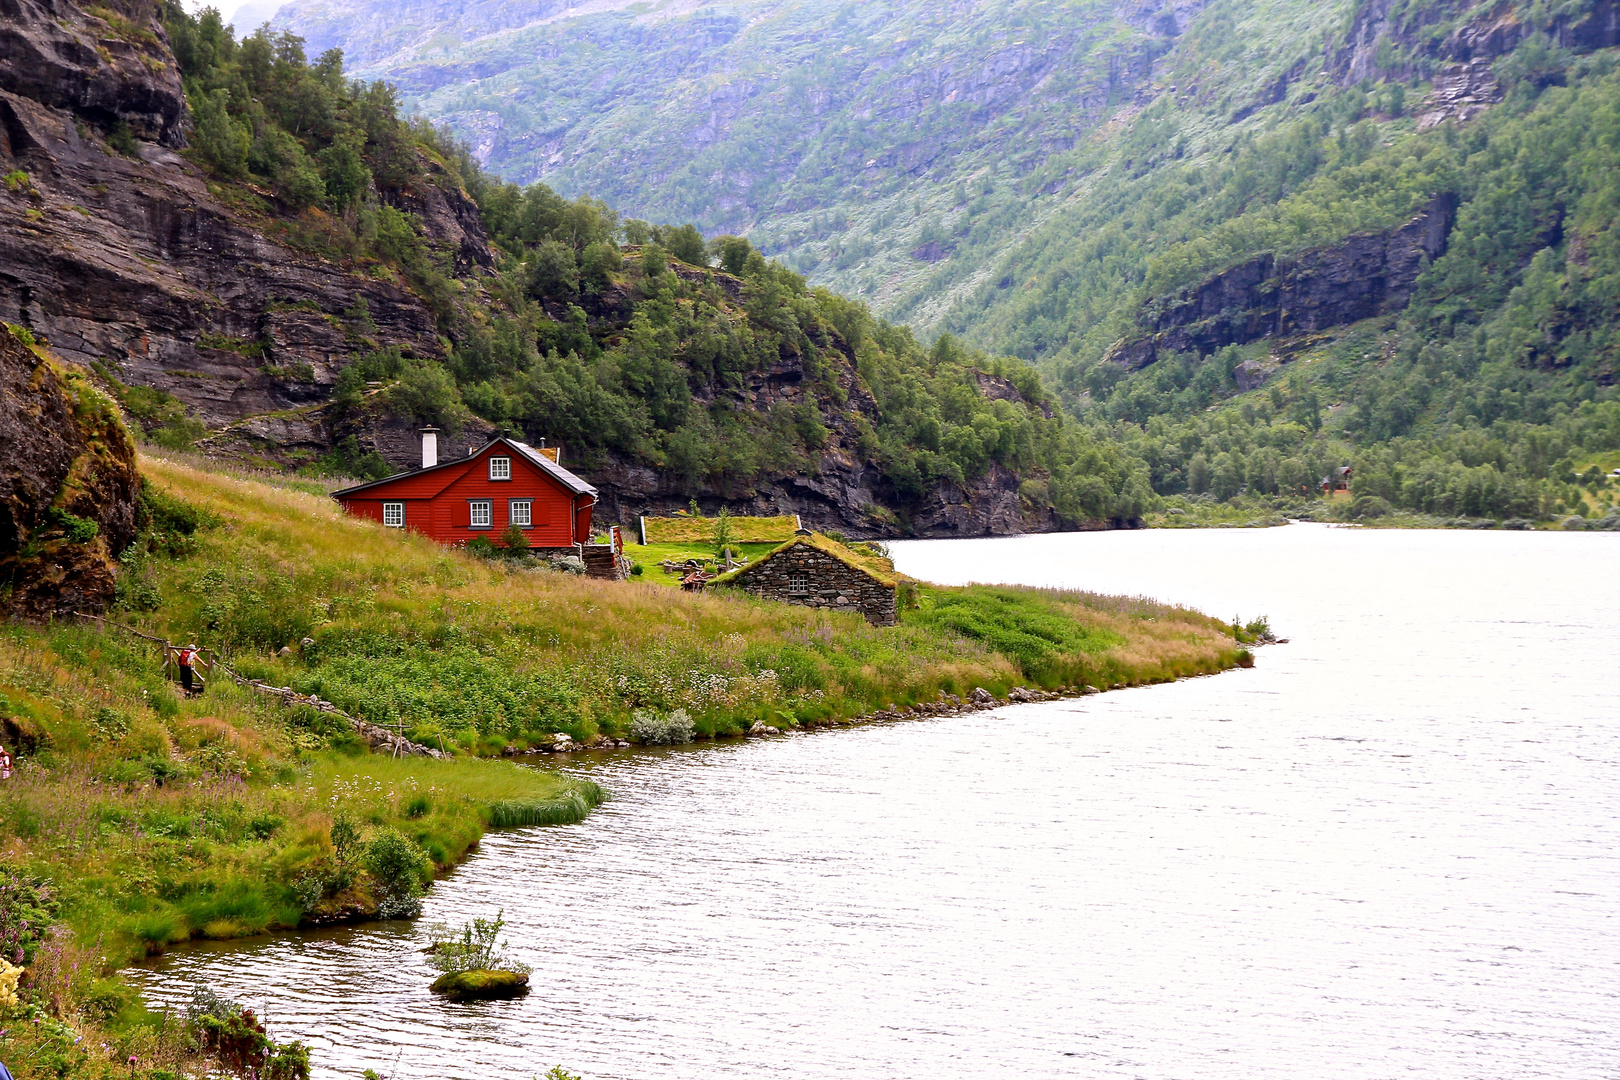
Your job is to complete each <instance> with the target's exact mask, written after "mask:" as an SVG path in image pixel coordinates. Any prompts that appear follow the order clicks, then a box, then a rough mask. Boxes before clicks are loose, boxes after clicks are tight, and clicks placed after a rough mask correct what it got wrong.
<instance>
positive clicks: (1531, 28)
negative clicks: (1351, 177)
mask: <svg viewBox="0 0 1620 1080" xmlns="http://www.w3.org/2000/svg"><path fill="white" fill-rule="evenodd" d="M1526 6H1527V5H1523V4H1502V3H1494V2H1493V3H1480V2H1479V0H1441V2H1439V3H1434V4H1428V5H1408V4H1397V3H1396V2H1395V0H1365V2H1364V3H1362V4H1361V5H1360V6H1359V7H1358V9H1357V11H1356V14H1355V17H1354V18H1353V19H1352V21H1351V24H1350V27H1349V30H1348V31H1347V32H1346V34H1345V39H1344V41H1343V42H1342V43H1341V44H1340V46H1339V47H1338V48H1337V49H1336V50H1335V51H1334V52H1333V53H1332V55H1331V57H1330V64H1329V66H1330V68H1331V70H1332V72H1333V76H1334V79H1335V81H1337V82H1338V83H1339V84H1340V85H1341V86H1351V85H1354V84H1357V83H1361V82H1363V81H1365V80H1368V79H1390V80H1400V81H1411V80H1416V79H1421V78H1426V79H1429V80H1430V81H1431V83H1432V85H1433V89H1432V91H1431V92H1430V94H1429V96H1428V97H1427V98H1426V99H1425V100H1424V101H1423V103H1422V104H1421V105H1419V107H1418V110H1417V112H1418V128H1419V130H1422V129H1424V128H1429V127H1434V126H1435V125H1437V124H1441V123H1444V122H1445V121H1447V120H1454V121H1457V122H1459V123H1465V122H1467V121H1469V120H1472V119H1473V118H1474V117H1476V116H1478V115H1479V114H1480V113H1482V112H1483V111H1485V110H1486V109H1488V108H1489V107H1490V106H1491V105H1493V104H1495V103H1496V102H1498V101H1500V100H1502V87H1501V84H1500V83H1499V82H1498V80H1497V78H1496V75H1495V73H1494V71H1493V70H1492V65H1494V64H1495V62H1496V61H1497V60H1498V59H1500V58H1501V57H1504V56H1506V55H1507V54H1509V53H1511V52H1512V51H1513V50H1514V49H1517V48H1518V47H1519V46H1520V45H1521V44H1522V43H1523V42H1524V41H1525V39H1526V38H1528V37H1530V36H1531V35H1534V34H1545V35H1546V36H1547V37H1548V38H1549V40H1550V41H1551V42H1552V43H1553V44H1554V45H1556V46H1557V47H1558V48H1561V49H1568V50H1570V51H1571V52H1576V53H1584V52H1591V51H1593V50H1595V49H1606V48H1612V47H1614V46H1617V45H1620V0H1592V2H1591V3H1589V4H1587V5H1584V7H1585V10H1575V9H1569V7H1570V6H1569V5H1565V8H1566V9H1567V10H1561V11H1554V12H1549V13H1547V14H1546V15H1545V16H1544V17H1543V18H1541V19H1536V20H1532V19H1529V18H1526V17H1525V13H1524V12H1522V11H1521V10H1520V9H1521V8H1522V7H1526ZM1453 22H1455V24H1456V25H1454V26H1452V28H1451V30H1449V31H1445V26H1446V25H1447V24H1448V23H1453Z"/></svg>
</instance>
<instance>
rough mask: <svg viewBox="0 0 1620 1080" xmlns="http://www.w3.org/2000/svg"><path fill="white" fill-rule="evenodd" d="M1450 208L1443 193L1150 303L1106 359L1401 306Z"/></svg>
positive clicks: (1289, 332) (1315, 327) (1275, 332)
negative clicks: (1405, 215)
mask: <svg viewBox="0 0 1620 1080" xmlns="http://www.w3.org/2000/svg"><path fill="white" fill-rule="evenodd" d="M1456 206H1457V204H1456V199H1455V197H1453V196H1451V195H1449V194H1448V195H1441V196H1438V197H1437V198H1435V199H1434V200H1433V201H1432V202H1430V203H1429V205H1427V206H1425V207H1424V208H1423V210H1422V211H1420V212H1419V213H1418V214H1417V215H1416V216H1414V217H1413V218H1412V220H1410V221H1408V222H1407V223H1406V224H1404V225H1402V226H1401V227H1399V228H1397V229H1392V230H1390V231H1389V232H1384V233H1363V234H1359V235H1356V236H1351V237H1348V238H1346V239H1345V240H1344V241H1343V242H1342V243H1340V244H1335V245H1334V246H1332V247H1327V248H1318V249H1316V250H1314V251H1307V252H1304V253H1303V254H1300V255H1296V256H1291V257H1278V256H1275V255H1271V254H1269V253H1268V254H1265V255H1261V256H1259V257H1258V258H1255V259H1251V260H1249V261H1248V262H1245V263H1242V264H1240V265H1238V266H1234V267H1232V268H1231V269H1229V270H1224V271H1222V272H1221V273H1219V274H1215V275H1213V276H1212V277H1209V278H1207V279H1205V280H1204V281H1202V282H1200V283H1199V284H1198V285H1195V286H1193V287H1192V288H1189V289H1183V290H1182V291H1180V292H1178V293H1174V294H1172V295H1170V296H1166V297H1160V298H1158V299H1156V300H1153V301H1151V302H1149V303H1148V304H1147V305H1145V306H1144V307H1143V309H1142V312H1141V314H1140V315H1139V317H1138V323H1139V325H1140V326H1141V328H1142V332H1141V333H1140V334H1138V335H1137V336H1134V337H1130V338H1126V339H1125V340H1123V341H1121V342H1119V343H1118V344H1116V345H1115V346H1114V348H1113V349H1112V350H1110V352H1109V354H1108V358H1109V359H1110V360H1111V361H1112V362H1114V363H1116V364H1119V365H1120V366H1121V367H1124V368H1126V369H1127V370H1132V371H1134V370H1136V369H1138V368H1142V367H1145V366H1147V365H1148V364H1151V363H1153V362H1154V361H1155V360H1156V359H1158V358H1159V357H1160V356H1161V355H1164V354H1166V353H1178V352H1196V353H1199V354H1201V355H1207V354H1209V353H1212V352H1214V351H1215V350H1217V349H1221V348H1224V347H1225V346H1227V345H1243V344H1247V343H1248V342H1251V341H1259V340H1261V339H1262V338H1288V337H1293V336H1296V335H1300V334H1311V333H1318V332H1321V331H1323V330H1328V329H1330V328H1332V327H1335V326H1343V325H1345V324H1347V323H1352V322H1357V321H1359V320H1361V319H1367V318H1371V317H1373V316H1375V315H1383V314H1387V313H1389V312H1394V311H1400V310H1402V309H1403V308H1405V307H1406V305H1407V304H1408V303H1409V302H1410V301H1411V298H1412V289H1413V287H1414V286H1415V285H1416V282H1417V276H1418V274H1419V273H1420V272H1421V271H1422V270H1423V269H1424V267H1426V266H1427V265H1428V264H1429V263H1430V262H1432V261H1433V260H1435V259H1437V258H1439V257H1440V256H1441V255H1442V254H1444V253H1445V250H1446V241H1447V238H1448V237H1449V235H1450V233H1451V226H1452V223H1453V221H1454V220H1455V216H1456ZM1254 385H1258V382H1257V381H1256V382H1254Z"/></svg>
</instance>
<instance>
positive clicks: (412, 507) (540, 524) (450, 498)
mask: <svg viewBox="0 0 1620 1080" xmlns="http://www.w3.org/2000/svg"><path fill="white" fill-rule="evenodd" d="M550 453H555V451H551V452H550ZM332 497H333V498H334V499H336V500H337V501H338V502H339V503H341V504H342V505H343V509H345V510H347V511H348V512H349V513H351V514H353V515H354V516H355V517H362V518H369V519H370V520H372V521H380V522H382V523H383V524H384V525H386V526H388V527H390V528H395V529H410V530H411V531H413V532H419V533H422V534H424V535H426V536H431V537H432V538H433V539H435V540H437V541H439V543H441V544H465V543H466V542H467V541H468V540H471V539H472V538H473V537H475V536H486V537H488V538H489V539H490V540H491V541H493V542H494V543H497V544H499V543H501V533H502V532H504V531H505V530H506V527H507V526H508V525H516V526H517V527H518V528H520V529H522V530H523V535H524V536H525V537H526V538H527V539H528V541H529V547H531V548H553V549H563V548H570V549H571V548H575V547H576V546H577V545H581V544H585V543H588V542H589V540H590V536H591V508H592V507H594V506H595V505H596V489H595V488H593V487H592V486H591V485H589V484H587V483H586V482H585V481H583V480H581V479H580V478H579V477H577V476H575V475H574V474H573V473H571V472H569V471H568V470H567V469H565V468H563V467H562V466H561V465H559V464H557V463H556V462H555V461H553V460H552V459H551V457H550V456H548V454H547V453H546V452H542V451H540V450H536V449H535V448H534V447H532V446H528V445H526V444H524V443H520V442H518V441H516V440H515V439H504V438H496V439H491V440H490V441H489V442H488V443H486V444H485V445H484V446H483V447H481V448H479V449H478V450H474V451H473V452H472V453H471V454H470V455H468V456H467V457H464V458H459V459H457V460H455V461H446V462H443V463H440V462H439V461H438V434H437V432H435V431H432V430H429V431H424V432H423V433H422V467H421V468H420V469H416V470H413V471H411V472H406V473H400V474H399V475H398V476H390V477H388V478H387V479H386V480H377V481H374V482H372V483H370V484H361V485H360V486H358V487H352V488H345V489H344V490H342V491H334V492H333V493H332Z"/></svg>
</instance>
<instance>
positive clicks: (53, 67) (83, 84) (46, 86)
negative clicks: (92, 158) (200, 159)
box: [0, 0, 186, 147]
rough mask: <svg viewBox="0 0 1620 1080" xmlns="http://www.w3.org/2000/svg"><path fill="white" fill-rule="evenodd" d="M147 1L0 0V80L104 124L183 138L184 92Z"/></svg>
mask: <svg viewBox="0 0 1620 1080" xmlns="http://www.w3.org/2000/svg"><path fill="white" fill-rule="evenodd" d="M154 9H155V5H153V4H150V3H147V2H145V0H108V3H107V4H104V5H101V6H99V7H98V8H97V9H95V10H96V13H94V14H92V13H90V12H86V11H84V10H83V9H81V8H79V7H77V6H75V5H74V4H72V3H69V2H67V0H0V87H4V88H6V89H7V90H9V91H11V92H12V93H15V94H20V95H21V96H23V97H27V98H32V99H33V100H35V101H38V102H39V103H41V104H42V105H46V106H49V107H51V108H55V109H61V110H63V111H65V112H70V113H72V114H74V115H75V116H78V117H80V118H81V119H83V120H85V121H88V122H89V123H91V124H93V125H95V126H97V127H99V128H101V129H102V130H103V131H104V132H106V131H111V130H113V129H115V128H117V127H119V125H127V127H128V128H129V130H130V131H131V132H132V133H133V134H134V135H136V136H137V137H139V138H142V139H147V140H149V141H151V142H156V143H159V144H161V145H163V146H169V147H175V146H180V145H182V144H183V142H184V132H183V127H182V125H183V123H184V121H185V115H186V100H185V93H184V91H183V90H182V89H181V86H180V72H179V71H178V70H177V69H176V67H175V65H174V57H173V56H172V55H171V54H170V52H169V45H168V39H167V37H165V35H164V33H163V27H162V26H161V25H160V24H159V23H158V22H157V20H156V19H155V18H154V13H155V10H154Z"/></svg>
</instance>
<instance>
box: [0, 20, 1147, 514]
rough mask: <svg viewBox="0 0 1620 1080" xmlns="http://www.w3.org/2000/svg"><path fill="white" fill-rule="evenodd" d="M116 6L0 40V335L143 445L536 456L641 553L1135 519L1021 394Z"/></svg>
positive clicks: (311, 79) (252, 58)
mask: <svg viewBox="0 0 1620 1080" xmlns="http://www.w3.org/2000/svg"><path fill="white" fill-rule="evenodd" d="M19 2H20V0H19ZM121 3H122V6H121V7H120V8H119V10H113V9H111V8H102V7H97V8H93V9H81V8H79V7H77V6H76V5H74V4H72V3H69V2H68V0H49V3H48V4H47V3H44V2H43V0H42V2H41V3H39V4H35V3H33V0H29V3H27V4H24V5H22V6H19V7H17V8H16V14H15V18H14V19H13V20H12V21H11V22H8V23H7V24H6V31H5V33H4V34H3V35H0V110H3V119H4V121H5V123H4V125H3V128H0V130H3V132H4V134H5V141H4V143H3V144H0V177H3V181H4V190H3V191H0V223H3V224H4V228H3V229H0V257H3V258H0V315H3V316H5V317H6V318H7V319H8V320H11V321H15V322H16V323H18V324H19V325H23V326H25V327H28V328H30V329H31V330H32V331H34V332H36V333H38V334H41V335H43V336H45V337H47V338H48V339H49V340H50V341H51V343H52V345H53V347H54V348H56V349H57V350H58V351H60V352H61V353H62V354H63V355H65V356H67V357H69V358H72V359H76V360H80V361H84V362H86V363H87V364H89V365H90V366H92V367H93V368H94V369H95V370H96V371H97V372H98V374H99V375H100V377H101V378H102V379H103V381H104V383H105V384H106V385H107V387H108V388H109V389H111V390H112V391H113V392H114V393H115V394H116V395H117V396H118V397H119V399H120V401H121V402H122V404H123V405H124V406H125V408H126V409H127V410H128V411H129V412H130V413H131V415H133V416H134V417H135V418H137V419H138V420H139V421H140V422H141V426H142V427H143V428H144V429H145V431H146V434H147V435H148V437H149V438H151V439H153V440H155V441H158V442H160V443H163V444H164V445H170V446H179V445H191V444H193V443H197V444H199V445H201V446H202V447H203V448H204V449H206V450H207V451H209V452H210V453H215V454H228V455H234V456H238V457H247V458H252V459H255V460H257V461H259V462H261V463H263V464H271V465H277V466H281V467H304V468H315V469H319V470H326V471H332V470H340V471H343V470H346V471H362V472H367V473H376V472H378V471H384V470H386V469H387V468H388V467H389V465H390V464H392V465H393V466H395V467H398V466H403V465H409V464H410V463H412V462H413V461H414V460H416V448H415V437H414V429H415V428H416V427H417V426H420V425H421V424H422V423H425V422H433V423H437V424H439V425H440V426H442V427H446V428H448V429H450V430H451V431H452V433H457V432H459V431H461V429H463V428H465V429H467V433H468V439H469V441H471V442H477V441H480V439H481V437H483V436H485V435H487V434H488V433H490V432H492V431H494V430H497V429H505V430H512V431H522V432H523V433H524V434H525V435H526V436H528V437H529V438H531V439H542V438H546V439H551V440H553V441H560V442H562V443H564V444H565V445H566V447H567V452H568V454H569V458H570V462H571V463H572V464H574V465H575V466H576V467H579V468H583V469H584V470H585V472H586V474H587V475H589V476H590V477H591V479H592V480H593V481H594V482H595V483H596V484H597V486H598V487H599V488H600V489H601V490H602V491H603V494H604V501H605V503H606V504H607V505H606V507H605V508H604V509H605V510H607V511H608V512H609V514H610V516H612V517H619V518H620V519H628V518H631V517H633V516H634V515H635V514H637V513H643V512H648V511H653V510H667V509H669V508H670V507H671V506H684V505H686V504H687V502H688V501H689V500H691V499H693V498H697V499H700V500H702V501H703V502H704V503H705V504H706V505H707V506H709V507H711V508H712V507H715V506H718V505H724V504H730V505H732V506H733V507H734V508H736V509H739V510H741V509H747V510H753V511H769V512H781V513H799V514H801V515H803V516H804V517H806V518H807V520H808V521H810V522H812V523H815V524H817V525H822V526H831V527H836V528H838V529H841V530H844V531H848V532H853V533H856V534H858V535H895V534H920V535H984V534H999V533H1008V532H1019V531H1024V530H1027V529H1048V528H1054V527H1060V526H1068V527H1072V526H1076V525H1081V524H1088V525H1092V526H1097V525H1103V524H1107V523H1109V522H1112V523H1115V524H1124V523H1129V522H1132V521H1134V520H1137V519H1139V517H1140V515H1141V513H1142V511H1143V509H1144V508H1145V502H1144V500H1145V499H1147V498H1149V497H1150V493H1149V492H1148V490H1147V486H1146V480H1145V477H1144V476H1143V475H1142V471H1141V469H1140V468H1139V467H1135V466H1133V465H1132V463H1131V462H1130V461H1129V459H1128V458H1127V457H1126V456H1125V455H1124V454H1122V453H1120V452H1118V451H1117V450H1116V449H1112V448H1108V447H1102V446H1099V445H1097V444H1096V443H1095V442H1094V440H1091V439H1090V438H1089V437H1088V436H1087V435H1086V434H1085V433H1084V432H1083V431H1081V430H1080V429H1079V428H1077V427H1076V426H1075V425H1073V424H1071V423H1068V422H1066V421H1065V420H1064V418H1062V417H1061V416H1056V415H1054V413H1053V410H1052V409H1051V408H1050V406H1049V404H1048V403H1047V400H1046V395H1045V392H1044V390H1042V388H1041V386H1040V382H1039V379H1038V378H1036V377H1035V376H1034V374H1033V372H1031V371H1029V370H1028V369H1027V368H1026V367H1025V366H1024V365H1022V364H1019V363H1017V362H1011V363H1008V362H1005V361H996V360H992V359H991V358H989V357H988V356H986V355H983V354H980V353H975V352H972V351H968V350H964V349H961V348H960V347H958V346H955V345H954V344H953V343H950V342H941V343H940V344H939V345H938V346H937V347H936V348H935V349H933V350H924V349H923V348H922V347H920V346H919V345H918V343H917V342H916V341H914V340H913V339H912V338H911V336H910V335H909V333H907V332H905V331H903V330H899V329H897V328H895V327H893V326H890V325H888V324H886V323H883V322H881V321H879V320H875V319H873V318H872V317H871V316H870V314H869V313H868V312H867V311H866V309H865V308H864V307H861V306H860V305H858V304H851V303H849V302H847V301H845V300H842V299H841V298H839V297H837V296H836V295H833V294H831V293H825V292H819V291H811V290H810V289H808V288H807V286H806V284H805V282H804V281H803V280H802V279H801V278H800V277H798V275H796V274H794V273H792V272H791V271H790V270H787V269H786V268H784V267H782V266H780V265H779V264H776V263H773V262H769V261H767V260H766V259H764V258H763V257H762V256H761V255H760V253H759V252H758V251H757V250H755V249H754V248H753V247H752V246H751V245H749V244H748V243H747V242H746V241H742V240H738V239H735V238H730V239H725V238H722V239H721V240H720V241H717V244H718V246H717V247H715V248H714V249H713V251H712V252H711V250H710V249H709V248H708V247H706V245H705V241H704V238H703V237H702V235H701V234H700V233H698V232H697V231H696V230H695V229H690V228H687V229H677V230H652V229H650V228H649V227H647V226H645V225H644V224H642V223H638V222H629V223H621V221H620V218H619V216H618V215H617V214H616V213H615V212H614V211H613V210H612V209H611V208H610V207H608V206H607V205H605V204H604V203H602V202H600V201H597V200H593V199H590V198H581V199H576V200H572V201H569V200H565V199H562V198H560V197H558V196H557V195H556V194H554V193H553V192H552V191H551V190H550V189H548V188H545V187H544V186H541V185H534V186H531V187H529V188H526V189H525V188H520V187H517V186H515V185H506V184H503V183H501V182H499V181H496V180H494V179H492V178H490V177H489V176H487V175H486V174H484V172H483V171H482V170H481V168H480V167H479V166H478V165H477V164H476V162H474V161H473V160H471V159H470V158H468V157H467V156H466V155H465V154H464V153H463V151H462V150H461V149H460V148H459V147H457V146H456V145H454V144H452V143H450V142H449V141H448V140H446V139H445V138H444V137H443V135H442V134H441V133H440V132H438V131H435V130H434V129H432V128H430V127H428V126H427V125H424V124H422V123H420V122H418V121H408V120H406V119H405V118H404V116H403V114H402V113H401V111H400V109H399V106H398V100H397V95H396V93H395V91H394V90H393V89H392V88H391V87H389V86H387V85H385V84H382V83H377V82H372V83H367V82H364V81H358V80H353V79H350V78H349V77H348V75H347V73H346V71H345V69H344V64H343V61H342V58H341V57H340V56H339V55H337V54H335V53H331V52H323V53H322V54H321V55H320V56H318V57H316V58H315V59H314V60H313V61H311V60H310V59H309V58H308V54H307V53H306V51H305V49H304V47H303V44H302V43H301V42H300V41H299V40H298V39H297V38H296V37H292V36H289V35H285V34H275V33H268V32H262V33H258V34H255V35H253V36H250V37H248V38H244V39H241V40H238V39H237V38H236V37H235V36H234V35H233V34H232V33H231V32H230V30H229V29H228V28H227V27H224V26H223V25H222V24H221V22H220V20H219V18H218V15H217V13H214V12H204V13H203V15H201V16H200V17H192V16H189V15H187V14H185V13H184V12H183V11H182V10H181V9H180V8H179V7H178V6H177V5H175V4H168V5H165V6H164V7H162V8H161V9H154V8H153V7H152V6H151V5H150V4H149V3H148V2H147V0H121ZM109 43H110V44H109ZM115 46H116V47H115ZM131 55H133V56H134V57H135V60H133V61H130V62H126V59H125V58H127V57H128V56H131ZM41 66H43V67H44V68H45V71H44V74H43V75H41V72H40V70H39V69H40V68H41ZM109 87H110V88H112V89H109ZM119 87H123V88H124V90H125V91H127V100H126V98H125V97H121V96H119V93H118V92H117V88H119ZM109 95H110V96H109ZM154 102H156V103H157V104H156V105H154V104H153V103H154ZM182 144H184V145H182ZM492 240H493V243H492ZM711 255H712V256H713V257H714V258H716V259H718V260H719V261H720V262H721V263H722V264H723V265H722V267H718V268H717V267H713V266H710V265H709V264H710V262H711Z"/></svg>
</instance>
